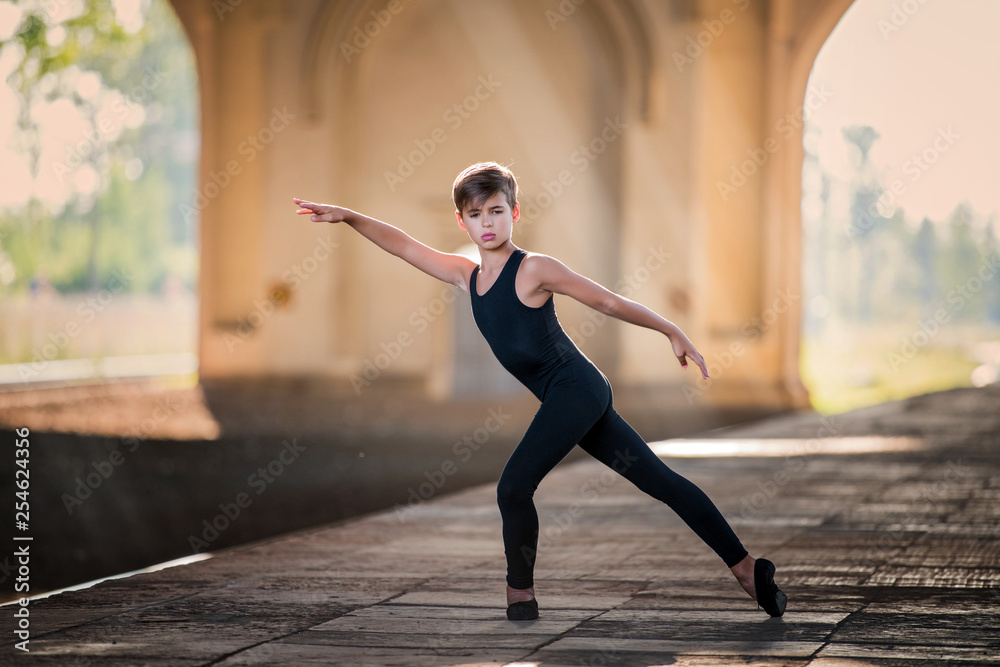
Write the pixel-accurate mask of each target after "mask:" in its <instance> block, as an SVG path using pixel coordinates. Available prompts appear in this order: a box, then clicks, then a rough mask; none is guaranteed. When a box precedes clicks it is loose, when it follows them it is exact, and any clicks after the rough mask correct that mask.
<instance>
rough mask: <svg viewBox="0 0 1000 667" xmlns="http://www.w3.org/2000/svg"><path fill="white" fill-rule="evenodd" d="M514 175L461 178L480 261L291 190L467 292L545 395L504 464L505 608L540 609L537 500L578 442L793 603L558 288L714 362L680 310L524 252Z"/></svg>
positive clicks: (314, 214)
mask: <svg viewBox="0 0 1000 667" xmlns="http://www.w3.org/2000/svg"><path fill="white" fill-rule="evenodd" d="M517 195H518V188H517V181H516V180H515V178H514V175H513V174H512V173H511V172H510V170H508V169H507V168H505V167H503V166H501V165H499V164H497V163H495V162H485V163H479V164H474V165H472V166H471V167H468V168H467V169H465V170H464V171H463V172H462V173H460V174H459V175H458V178H456V179H455V183H454V185H453V187H452V197H453V199H454V202H455V209H456V210H455V216H456V217H457V218H458V226H459V227H460V228H461V229H462V230H463V231H465V232H467V233H468V235H469V238H470V239H471V240H472V242H473V243H475V244H476V246H477V247H478V248H479V256H480V258H481V261H480V263H479V264H478V265H477V264H476V263H475V262H473V261H472V260H470V259H468V258H467V257H464V256H462V255H455V254H449V253H443V252H439V251H437V250H435V249H433V248H431V247H429V246H426V245H424V244H423V243H420V242H419V241H417V240H416V239H414V238H412V237H411V236H409V235H407V234H406V233H405V232H403V231H402V230H400V229H398V228H396V227H393V226H392V225H389V224H386V223H384V222H380V221H378V220H375V219H373V218H369V217H367V216H364V215H361V214H360V213H356V212H354V211H351V210H349V209H346V208H342V207H339V206H328V205H326V204H316V203H313V202H309V201H304V200H302V199H293V201H294V202H295V203H296V204H297V205H298V206H299V207H300V208H299V210H298V211H297V213H299V214H300V215H311V218H312V220H314V221H316V222H345V223H347V224H348V225H349V226H351V227H353V228H354V229H355V230H357V231H358V232H359V233H361V234H362V235H363V236H364V237H365V238H367V239H369V240H370V241H372V242H373V243H375V244H376V245H377V246H379V247H380V248H382V249H383V250H385V251H387V252H389V253H391V254H393V255H396V256H397V257H400V258H402V259H404V260H406V261H407V262H409V263H410V264H412V265H413V266H415V267H417V268H418V269H420V270H421V271H424V272H425V273H427V274H429V275H431V276H434V277H435V278H437V279H439V280H442V281H444V282H446V283H449V284H451V285H457V286H458V287H459V288H461V289H462V290H463V291H465V292H468V293H469V295H470V297H471V299H472V312H473V316H474V317H475V320H476V324H477V325H478V326H479V330H480V331H481V332H482V334H483V337H484V338H485V339H486V341H487V342H488V343H489V345H490V347H491V348H492V349H493V353H494V354H495V355H496V357H497V359H498V360H499V361H500V363H501V364H502V365H503V367H504V368H506V369H507V370H508V371H509V372H510V373H511V374H512V375H514V377H516V378H517V379H518V380H520V381H521V383H522V384H524V385H525V386H526V387H527V388H528V389H530V390H531V392H532V393H533V394H534V395H535V396H536V397H537V398H538V399H539V400H540V401H541V405H540V406H539V408H538V412H537V413H536V414H535V416H534V418H533V419H532V421H531V424H530V425H529V426H528V430H527V431H526V432H525V434H524V437H523V438H522V439H521V442H520V443H519V444H518V446H517V447H516V448H515V449H514V452H513V453H512V454H511V456H510V459H509V460H508V461H507V464H506V466H505V467H504V469H503V473H502V474H501V475H500V481H499V483H498V485H497V504H498V505H499V507H500V514H501V517H502V519H503V543H504V553H505V555H506V559H507V605H508V606H507V618H509V619H510V620H533V619H536V618H538V603H537V602H536V601H535V590H534V579H533V572H534V566H535V549H536V547H537V544H538V515H537V513H536V511H535V505H534V502H533V501H532V497H533V495H534V492H535V489H536V488H537V486H538V484H539V483H540V482H541V481H542V478H543V477H545V475H546V474H548V472H549V471H550V470H552V468H554V467H555V465H556V464H557V463H559V461H560V460H562V459H563V458H564V457H565V456H566V455H567V454H568V453H569V452H570V450H571V449H573V447H575V446H576V445H580V447H582V448H583V449H584V451H586V452H587V453H588V454H590V455H591V456H593V457H594V458H596V459H597V460H598V461H600V462H601V463H604V464H605V465H607V466H609V467H610V468H612V470H614V471H615V472H617V473H619V474H620V475H622V476H623V477H625V478H626V479H628V480H629V481H630V482H632V483H633V484H635V486H636V487H638V488H639V489H640V490H642V491H644V492H645V493H647V494H649V495H650V496H652V497H654V498H656V499H657V500H660V501H662V502H663V503H666V504H667V505H668V506H669V507H670V508H671V509H672V510H674V511H675V512H676V513H677V514H678V515H679V516H680V517H681V519H683V520H684V522H685V523H687V525H688V526H690V527H691V528H692V529H693V530H694V532H695V533H696V534H697V535H698V536H699V537H701V538H702V540H704V541H705V543H706V544H708V546H710V547H711V548H712V549H713V550H714V551H715V553H716V554H718V555H719V556H720V557H721V558H722V560H723V561H724V562H725V564H726V565H727V566H729V568H730V569H731V570H732V572H733V575H734V576H735V577H736V580H737V581H738V582H739V584H740V586H742V587H743V590H745V591H746V592H747V593H748V594H749V595H750V597H752V598H754V599H755V600H756V601H757V603H758V604H759V605H760V606H762V607H763V608H764V610H765V611H766V612H767V613H768V614H770V615H771V616H780V615H782V614H783V613H784V611H785V603H786V597H785V594H784V593H782V592H781V590H779V589H778V587H777V585H776V584H775V583H774V570H775V568H774V564H773V563H771V562H770V561H768V560H765V559H763V558H758V559H754V558H753V557H752V556H750V554H749V553H747V550H746V549H744V548H743V545H742V544H741V543H740V540H739V539H738V538H737V537H736V534H735V533H733V530H732V528H730V526H729V524H728V523H727V522H726V520H725V518H724V517H723V516H722V514H721V513H720V512H719V510H718V509H717V508H716V507H715V505H714V504H713V503H712V501H711V500H710V499H709V498H708V496H707V495H705V493H704V492H703V491H702V490H701V489H699V488H698V487H697V486H695V485H694V484H693V483H692V482H690V481H688V480H687V479H685V478H684V477H681V476H680V475H678V474H677V473H675V472H674V471H673V470H671V469H670V468H669V467H667V465H666V464H665V463H663V461H661V460H660V459H659V458H658V457H657V456H656V455H655V454H654V453H653V451H652V450H651V449H650V448H649V446H648V445H647V444H646V443H645V441H644V440H643V439H642V437H641V436H639V434H638V433H636V432H635V430H633V429H632V427H631V426H630V425H629V424H628V423H627V422H626V421H625V420H624V419H623V418H622V417H621V415H619V414H618V412H616V411H615V408H614V406H613V404H612V403H613V397H612V392H611V385H610V383H609V382H608V379H607V377H605V375H604V374H603V373H602V372H601V371H600V370H599V369H598V368H597V367H596V366H595V365H594V364H593V363H592V362H591V361H590V359H588V358H587V357H586V356H585V355H584V354H583V353H582V352H581V351H580V349H579V348H577V346H576V345H575V344H574V343H573V341H572V340H571V339H570V338H569V336H567V335H566V333H565V332H564V331H563V329H562V327H561V326H560V324H559V321H558V319H556V313H555V308H554V305H553V301H552V295H553V294H565V295H566V296H569V297H572V298H574V299H576V300H577V301H579V302H581V303H583V304H584V305H586V306H589V307H591V308H594V309H595V310H599V311H601V312H602V313H604V314H606V315H611V316H612V317H616V318H618V319H620V320H622V321H624V322H629V323H631V324H635V325H638V326H641V327H646V328H649V329H653V330H655V331H659V332H660V333H662V334H663V335H665V336H666V337H667V339H668V340H669V341H670V345H671V347H672V348H673V353H674V355H675V356H676V357H677V360H678V361H679V362H680V364H681V367H682V368H687V364H688V360H689V359H690V360H691V361H692V362H694V364H695V365H696V366H698V368H699V369H701V374H702V377H704V378H708V368H707V367H706V365H705V360H704V359H703V358H702V356H701V354H699V353H698V350H696V349H695V348H694V345H692V344H691V341H690V340H688V338H687V336H685V335H684V333H683V332H682V331H681V330H680V329H679V328H678V327H677V326H676V325H675V324H673V323H672V322H670V321H668V320H666V319H664V318H662V317H660V316H659V315H657V314H656V313H655V312H653V311H652V310H650V309H649V308H646V307H645V306H642V305H640V304H638V303H636V302H635V301H632V300H631V299H627V298H625V297H623V296H620V295H618V294H615V293H614V292H611V291H610V290H608V289H605V288H604V287H602V286H601V285H599V284H597V283H595V282H593V281H591V280H589V279H587V278H585V277H583V276H581V275H579V274H577V273H575V272H574V271H572V270H570V269H569V268H568V267H567V266H565V265H564V264H563V263H561V262H560V261H559V260H557V259H555V258H552V257H549V256H547V255H542V254H538V253H527V252H525V251H524V250H522V249H521V248H518V247H517V246H515V245H514V243H513V242H512V241H511V234H512V232H513V227H514V224H515V223H516V222H517V221H518V219H519V217H520V209H519V207H518V201H517Z"/></svg>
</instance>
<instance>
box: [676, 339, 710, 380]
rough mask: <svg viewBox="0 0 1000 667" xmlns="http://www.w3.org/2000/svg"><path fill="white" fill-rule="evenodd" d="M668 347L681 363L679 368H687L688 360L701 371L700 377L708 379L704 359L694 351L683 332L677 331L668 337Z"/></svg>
mask: <svg viewBox="0 0 1000 667" xmlns="http://www.w3.org/2000/svg"><path fill="white" fill-rule="evenodd" d="M670 345H671V346H672V347H673V349H674V356H676V357H677V361H679V362H681V368H687V360H688V359H690V360H691V361H693V362H694V363H695V365H696V366H697V367H698V368H700V369H701V376H702V377H703V378H705V379H706V380H707V379H708V367H707V366H706V365H705V359H704V358H703V357H702V356H701V353H699V352H698V350H696V349H694V345H693V344H692V343H691V341H690V340H688V337H687V336H685V335H684V332H682V331H681V330H680V329H677V331H676V332H674V333H673V334H672V335H671V336H670Z"/></svg>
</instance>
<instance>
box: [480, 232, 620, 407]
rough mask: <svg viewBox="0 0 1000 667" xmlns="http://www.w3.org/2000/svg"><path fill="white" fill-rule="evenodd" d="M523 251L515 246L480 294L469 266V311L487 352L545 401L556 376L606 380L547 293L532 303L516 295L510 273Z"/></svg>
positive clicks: (597, 380) (523, 255)
mask: <svg viewBox="0 0 1000 667" xmlns="http://www.w3.org/2000/svg"><path fill="white" fill-rule="evenodd" d="M527 254H528V253H526V252H525V251H524V250H521V249H520V248H516V249H515V250H514V252H512V253H511V255H510V257H508V258H507V262H506V264H504V266H503V268H502V269H501V270H500V275H498V276H497V279H496V280H495V281H494V283H493V286H492V287H490V289H488V290H487V291H486V294H483V295H482V296H480V295H479V294H477V293H476V278H477V277H478V275H479V267H478V266H477V267H476V268H474V269H473V270H472V277H471V278H470V279H469V292H470V294H471V295H472V314H473V316H474V317H475V319H476V325H477V326H478V327H479V331H481V332H482V334H483V337H484V338H485V339H486V342H487V343H489V344H490V348H491V349H492V350H493V354H494V355H496V358H497V360H498V361H499V362H500V365H502V366H503V367H504V368H506V369H507V371H508V372H510V374H511V375H513V376H514V377H515V378H517V379H518V380H519V381H520V382H521V384H523V385H524V386H526V387H527V388H528V389H530V390H531V393H533V394H534V395H535V397H536V398H537V399H538V400H540V401H543V400H545V395H546V392H547V390H548V389H549V386H550V384H551V383H552V382H554V381H556V380H557V379H559V378H568V377H570V378H571V377H576V378H577V379H584V378H586V379H588V380H590V381H592V382H597V383H598V384H600V383H602V382H603V383H607V382H608V379H607V377H605V375H604V373H602V372H601V371H600V369H598V368H597V366H595V365H594V363H593V362H592V361H591V360H590V359H588V358H587V357H586V356H585V355H584V354H583V352H581V351H580V348H578V347H577V346H576V344H575V343H574V342H573V340H572V339H571V338H570V337H569V336H567V335H566V332H565V331H564V330H563V328H562V325H561V324H560V323H559V318H558V317H556V308H555V304H554V303H553V299H552V296H549V299H548V301H546V302H545V303H544V304H542V305H541V306H539V307H538V308H532V307H531V306H526V305H524V303H522V302H521V299H520V298H518V296H517V292H516V291H515V290H514V278H515V276H516V275H517V269H518V267H520V265H521V261H522V260H523V259H524V258H525V257H526V256H527ZM609 387H610V385H609Z"/></svg>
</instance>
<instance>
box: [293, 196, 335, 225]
mask: <svg viewBox="0 0 1000 667" xmlns="http://www.w3.org/2000/svg"><path fill="white" fill-rule="evenodd" d="M292 201H293V202H295V203H296V204H298V205H299V210H297V211H296V213H297V214H298V215H312V219H313V220H314V221H316V222H329V220H323V215H324V214H325V213H327V212H328V210H329V208H330V207H329V206H327V205H326V204H316V203H314V202H311V201H306V200H305V199H298V198H296V197H292Z"/></svg>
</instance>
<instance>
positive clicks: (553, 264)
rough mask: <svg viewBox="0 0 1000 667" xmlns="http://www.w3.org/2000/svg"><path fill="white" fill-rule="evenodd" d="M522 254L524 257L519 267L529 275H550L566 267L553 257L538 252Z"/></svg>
mask: <svg viewBox="0 0 1000 667" xmlns="http://www.w3.org/2000/svg"><path fill="white" fill-rule="evenodd" d="M524 252H525V256H524V259H522V260H521V266H523V267H524V270H525V271H527V272H529V273H550V272H552V271H559V270H561V269H565V268H566V265H565V264H563V263H562V262H560V261H559V260H558V259H556V258H555V257H551V256H549V255H545V254H542V253H540V252H529V251H527V250H525V251H524Z"/></svg>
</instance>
